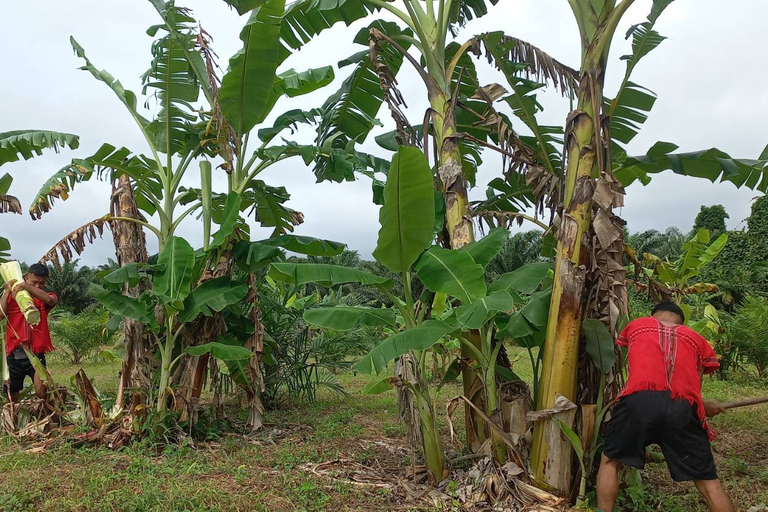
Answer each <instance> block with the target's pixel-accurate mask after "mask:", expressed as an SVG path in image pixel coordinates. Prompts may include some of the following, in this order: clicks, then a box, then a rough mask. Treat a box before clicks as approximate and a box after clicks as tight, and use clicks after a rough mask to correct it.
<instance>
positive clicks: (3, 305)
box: [0, 279, 16, 320]
mask: <svg viewBox="0 0 768 512" xmlns="http://www.w3.org/2000/svg"><path fill="white" fill-rule="evenodd" d="M15 282H16V280H15V279H11V280H10V281H8V282H7V283H5V285H4V286H3V296H2V298H0V320H3V319H5V318H8V297H10V296H11V294H12V293H13V283H15Z"/></svg>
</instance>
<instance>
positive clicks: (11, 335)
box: [5, 293, 58, 355]
mask: <svg viewBox="0 0 768 512" xmlns="http://www.w3.org/2000/svg"><path fill="white" fill-rule="evenodd" d="M48 295H50V296H51V297H54V298H57V299H58V297H57V296H56V294H55V293H49V294H48ZM34 301H35V307H36V308H37V309H38V310H39V311H40V323H38V324H37V325H29V324H28V323H27V320H26V319H25V318H24V314H23V313H22V312H21V309H20V308H19V305H18V303H17V302H16V300H15V299H14V298H13V297H12V296H11V297H8V311H6V316H7V317H8V323H7V325H6V326H5V340H6V346H5V349H6V353H7V355H11V354H12V353H13V351H14V350H16V348H18V346H19V345H21V344H22V343H23V344H24V345H26V346H27V348H28V349H29V350H30V351H32V353H33V354H45V353H46V352H51V351H53V350H56V348H55V347H54V346H53V343H51V332H50V330H48V312H49V311H50V310H51V309H53V308H52V307H50V306H46V305H45V304H44V303H43V301H41V300H40V299H37V298H34Z"/></svg>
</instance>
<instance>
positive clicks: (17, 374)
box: [3, 354, 45, 395]
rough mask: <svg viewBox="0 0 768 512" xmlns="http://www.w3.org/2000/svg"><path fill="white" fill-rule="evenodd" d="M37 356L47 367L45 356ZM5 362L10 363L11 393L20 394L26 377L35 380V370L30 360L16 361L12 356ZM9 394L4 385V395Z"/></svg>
mask: <svg viewBox="0 0 768 512" xmlns="http://www.w3.org/2000/svg"><path fill="white" fill-rule="evenodd" d="M35 356H37V358H38V359H39V360H40V362H41V363H43V366H45V354H35ZM5 360H6V361H8V372H9V373H10V374H11V393H18V392H19V391H21V390H22V389H24V379H25V378H26V377H29V378H30V379H32V380H34V378H35V368H34V366H32V361H30V360H29V359H16V358H14V357H13V356H10V357H6V358H5ZM7 392H8V391H6V388H5V384H3V395H5V394H6V393H7Z"/></svg>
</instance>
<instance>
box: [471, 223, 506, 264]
mask: <svg viewBox="0 0 768 512" xmlns="http://www.w3.org/2000/svg"><path fill="white" fill-rule="evenodd" d="M508 239H509V231H508V230H506V229H503V228H494V229H492V230H490V231H489V232H488V234H487V235H485V236H484V237H483V238H481V239H480V240H478V241H476V242H472V243H470V244H467V245H465V246H464V247H462V248H461V249H459V251H461V252H466V253H467V254H469V255H470V256H471V257H472V259H473V260H474V261H475V263H479V264H480V265H482V266H483V267H486V266H488V264H489V263H490V262H491V260H493V258H495V257H496V255H497V254H499V251H500V250H501V248H502V247H503V246H504V243H505V242H506V241H507V240H508Z"/></svg>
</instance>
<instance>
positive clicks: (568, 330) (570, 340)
mask: <svg viewBox="0 0 768 512" xmlns="http://www.w3.org/2000/svg"><path fill="white" fill-rule="evenodd" d="M632 2H633V0H622V1H621V2H620V4H619V5H618V6H616V0H609V1H608V2H607V3H606V4H605V5H604V6H603V8H602V9H601V12H595V10H594V7H593V5H592V3H591V2H590V1H589V0H572V1H571V7H572V8H573V11H574V14H575V16H576V19H577V22H578V25H579V30H580V33H581V39H582V66H581V79H580V84H579V89H578V104H577V105H578V106H577V110H575V111H574V112H572V113H571V114H570V115H569V116H568V119H567V122H566V132H565V150H566V152H567V158H566V165H567V167H566V172H565V195H564V198H563V205H562V212H561V219H562V221H561V225H560V228H559V231H558V241H557V257H556V259H555V279H554V283H553V286H552V301H551V304H550V309H549V320H548V323H547V333H546V339H545V343H544V357H543V361H542V372H541V380H540V384H539V386H540V392H539V400H538V403H537V404H536V405H537V409H540V410H541V409H548V408H551V407H552V406H553V405H554V403H555V399H556V397H557V395H563V396H564V397H566V398H568V399H569V400H571V401H574V402H575V401H576V396H575V395H576V384H577V381H576V379H577V372H578V366H579V344H580V341H581V323H582V320H583V316H584V306H585V303H586V294H585V289H586V288H585V283H586V273H587V268H588V264H589V257H590V254H589V253H590V251H589V245H590V241H589V236H588V233H589V232H590V229H591V226H592V221H593V202H592V199H593V195H594V191H595V187H596V178H597V177H599V176H601V174H603V173H606V172H609V169H610V155H609V152H608V150H607V148H608V144H609V143H610V140H609V137H607V136H606V133H605V132H604V125H605V124H607V121H608V120H607V119H603V116H602V109H603V101H604V100H603V84H604V80H605V72H606V63H607V57H608V51H609V49H610V44H611V40H612V39H613V34H614V32H615V30H616V25H617V24H618V22H619V20H620V19H621V16H622V15H623V14H624V12H626V9H627V8H629V6H630V5H631V4H632ZM549 422H550V420H548V419H547V420H541V421H539V422H537V424H536V425H535V428H534V438H533V445H532V448H531V465H532V469H533V471H534V475H535V477H536V479H537V481H538V482H539V483H540V484H543V485H545V486H547V487H551V488H554V489H557V490H559V491H561V492H563V493H569V492H570V488H571V482H572V478H573V475H572V472H571V471H570V470H569V469H568V467H569V466H570V462H571V460H570V458H569V457H563V456H560V457H559V458H558V460H554V459H552V458H551V457H549V456H548V453H549V452H550V451H552V452H557V453H560V454H563V453H571V449H570V445H569V441H568V440H567V439H566V438H565V436H564V435H562V434H561V432H560V431H559V429H556V428H550V426H549Z"/></svg>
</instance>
